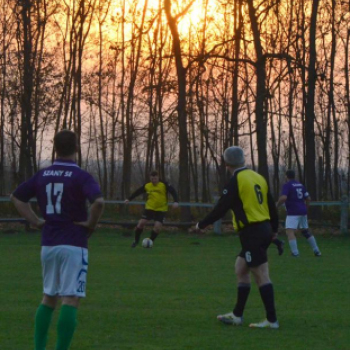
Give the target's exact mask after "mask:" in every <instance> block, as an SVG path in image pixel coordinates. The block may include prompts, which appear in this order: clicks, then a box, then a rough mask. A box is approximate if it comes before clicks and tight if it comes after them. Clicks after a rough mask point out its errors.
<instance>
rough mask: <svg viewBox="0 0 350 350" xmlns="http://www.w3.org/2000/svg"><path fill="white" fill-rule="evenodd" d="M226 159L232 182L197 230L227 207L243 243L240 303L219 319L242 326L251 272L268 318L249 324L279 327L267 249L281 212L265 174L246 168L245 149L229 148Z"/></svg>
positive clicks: (238, 270) (238, 272) (238, 271)
mask: <svg viewBox="0 0 350 350" xmlns="http://www.w3.org/2000/svg"><path fill="white" fill-rule="evenodd" d="M224 161H225V164H226V167H227V169H228V171H229V172H230V173H231V175H232V176H231V178H230V181H229V183H228V184H227V185H226V187H225V189H224V190H223V193H222V196H221V197H220V199H219V201H218V203H217V205H216V206H215V208H214V209H213V210H212V211H211V212H210V213H209V214H208V215H207V216H206V217H205V218H204V219H203V220H201V221H199V222H198V223H197V226H196V229H197V230H200V229H204V228H205V227H206V226H208V225H210V224H212V223H214V222H215V221H217V220H218V219H220V218H222V217H223V216H224V215H225V213H226V212H227V211H228V210H232V213H233V225H234V228H235V230H237V232H238V234H239V238H240V242H241V247H242V249H241V251H240V253H239V255H238V256H237V259H236V264H235V272H236V275H237V284H238V292H237V302H236V305H235V307H234V309H233V312H229V313H227V314H225V315H219V316H218V317H217V318H218V320H219V321H221V322H223V323H226V324H231V325H237V326H238V325H242V323H243V311H244V308H245V304H246V302H247V300H248V296H249V293H250V289H251V274H252V275H253V277H254V280H255V282H256V283H257V285H258V287H259V291H260V296H261V299H262V301H263V304H264V307H265V310H266V319H265V320H264V321H262V322H260V323H252V324H250V327H258V328H279V323H278V321H277V316H276V310H275V301H274V290H273V285H272V283H271V280H270V276H269V265H268V262H267V248H268V247H269V245H270V243H271V240H272V238H273V233H275V234H276V232H277V229H278V214H277V210H276V206H275V203H274V200H273V198H272V196H271V195H270V192H269V188H268V185H267V183H266V180H265V178H264V177H263V176H261V175H259V174H258V173H256V172H255V171H253V170H251V169H248V168H247V167H245V165H244V164H245V158H244V153H243V150H242V148H240V147H237V146H232V147H229V148H227V149H226V150H225V152H224Z"/></svg>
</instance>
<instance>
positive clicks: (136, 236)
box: [135, 227, 143, 244]
mask: <svg viewBox="0 0 350 350" xmlns="http://www.w3.org/2000/svg"><path fill="white" fill-rule="evenodd" d="M142 231H143V228H138V227H136V229H135V243H136V244H137V243H139V240H140V237H141V233H142Z"/></svg>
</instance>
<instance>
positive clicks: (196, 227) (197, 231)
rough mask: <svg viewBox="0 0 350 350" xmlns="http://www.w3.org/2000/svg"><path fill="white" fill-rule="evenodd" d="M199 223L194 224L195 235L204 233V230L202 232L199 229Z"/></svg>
mask: <svg viewBox="0 0 350 350" xmlns="http://www.w3.org/2000/svg"><path fill="white" fill-rule="evenodd" d="M198 224H199V222H197V224H196V226H195V228H194V230H193V231H194V232H196V233H203V232H204V230H202V229H201V228H199V225H198Z"/></svg>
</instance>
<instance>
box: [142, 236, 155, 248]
mask: <svg viewBox="0 0 350 350" xmlns="http://www.w3.org/2000/svg"><path fill="white" fill-rule="evenodd" d="M142 247H144V248H152V247H153V241H152V240H151V239H150V238H145V239H144V240H143V241H142Z"/></svg>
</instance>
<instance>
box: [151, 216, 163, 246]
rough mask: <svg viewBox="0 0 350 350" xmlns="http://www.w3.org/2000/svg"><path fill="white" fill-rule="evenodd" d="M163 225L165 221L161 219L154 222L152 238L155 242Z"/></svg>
mask: <svg viewBox="0 0 350 350" xmlns="http://www.w3.org/2000/svg"><path fill="white" fill-rule="evenodd" d="M162 227H163V223H162V222H160V221H155V222H154V226H153V230H152V232H151V237H150V239H151V240H152V241H153V242H154V241H155V240H156V238H157V237H158V235H159V233H160V231H161V229H162Z"/></svg>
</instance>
